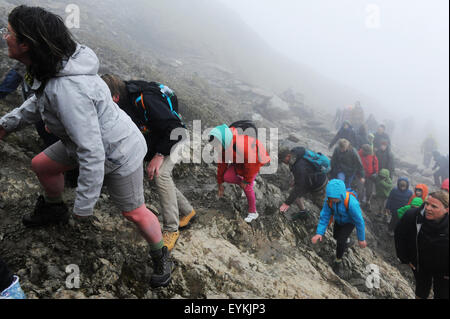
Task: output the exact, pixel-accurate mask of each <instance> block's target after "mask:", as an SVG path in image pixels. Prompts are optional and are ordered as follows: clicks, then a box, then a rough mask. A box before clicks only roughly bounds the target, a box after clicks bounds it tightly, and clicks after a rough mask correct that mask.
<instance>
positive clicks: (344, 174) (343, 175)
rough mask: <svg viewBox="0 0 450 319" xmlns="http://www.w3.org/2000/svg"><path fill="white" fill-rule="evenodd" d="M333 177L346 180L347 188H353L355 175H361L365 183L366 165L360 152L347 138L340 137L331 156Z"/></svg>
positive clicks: (360, 177)
mask: <svg viewBox="0 0 450 319" xmlns="http://www.w3.org/2000/svg"><path fill="white" fill-rule="evenodd" d="M330 175H331V178H338V179H341V180H342V181H344V183H345V186H346V187H347V188H351V185H352V182H353V180H354V179H355V177H357V176H358V177H359V179H360V182H361V184H364V183H365V178H364V177H365V173H364V167H363V164H362V162H361V158H360V157H359V154H358V152H357V151H356V150H355V148H353V147H352V145H351V144H350V142H349V141H348V140H346V139H340V140H339V145H338V146H337V147H336V148H335V150H334V152H333V156H332V157H331V172H330Z"/></svg>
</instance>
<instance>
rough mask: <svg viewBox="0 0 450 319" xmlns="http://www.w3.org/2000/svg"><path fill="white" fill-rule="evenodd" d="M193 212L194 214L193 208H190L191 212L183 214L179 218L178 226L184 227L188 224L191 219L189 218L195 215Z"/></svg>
mask: <svg viewBox="0 0 450 319" xmlns="http://www.w3.org/2000/svg"><path fill="white" fill-rule="evenodd" d="M195 214H196V213H195V210H192V212H191V213H190V214H189V215H187V216H184V217H183V218H181V219H180V226H179V228H184V227H186V226H187V225H188V224H189V222H190V221H191V219H192V218H194V217H195Z"/></svg>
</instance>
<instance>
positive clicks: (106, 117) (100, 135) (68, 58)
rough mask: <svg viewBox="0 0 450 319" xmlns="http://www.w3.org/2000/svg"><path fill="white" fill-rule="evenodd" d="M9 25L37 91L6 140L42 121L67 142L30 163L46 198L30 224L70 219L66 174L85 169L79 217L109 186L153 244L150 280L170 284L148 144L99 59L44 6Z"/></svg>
mask: <svg viewBox="0 0 450 319" xmlns="http://www.w3.org/2000/svg"><path fill="white" fill-rule="evenodd" d="M8 22H9V25H8V31H9V34H8V35H7V36H6V41H7V44H8V49H9V51H8V52H9V57H10V58H12V59H16V60H18V61H20V62H22V63H24V64H25V65H27V69H28V70H29V72H30V73H31V75H32V78H33V86H32V89H33V90H34V91H35V92H36V94H35V95H33V96H31V98H29V99H28V100H27V101H26V102H25V103H24V104H23V105H22V106H21V107H19V108H17V109H15V110H13V111H12V112H10V113H8V114H6V115H5V116H3V117H2V118H1V119H0V139H1V138H3V137H4V136H5V135H6V134H8V133H13V132H15V131H18V130H20V129H21V128H23V127H25V126H26V125H29V124H34V123H36V122H38V121H41V120H43V121H44V123H45V126H46V129H47V130H48V131H50V132H52V133H53V134H55V135H56V136H57V137H58V138H59V139H60V141H58V142H56V143H55V144H53V145H51V146H50V147H48V148H46V149H45V150H44V151H43V152H42V153H40V154H39V155H37V156H36V157H34V158H33V160H32V162H31V168H32V170H33V171H34V172H35V173H36V175H37V178H38V179H39V182H40V183H41V185H42V187H43V189H44V193H45V195H44V196H42V195H41V196H39V198H38V199H37V202H36V206H35V208H34V211H33V213H32V214H30V215H26V216H24V217H23V219H22V221H23V224H24V225H25V226H27V227H38V226H47V225H50V224H58V223H67V222H68V219H69V216H70V214H69V210H68V207H67V206H66V204H65V203H64V201H63V197H62V194H63V191H64V176H63V173H64V172H66V171H68V170H71V169H73V168H75V167H79V172H80V174H79V177H78V186H77V189H76V196H75V203H74V206H73V215H74V217H75V218H76V219H77V220H83V218H85V217H89V216H92V215H93V214H94V207H95V204H96V203H97V201H98V199H99V196H100V193H101V190H102V186H106V187H107V189H108V191H109V194H110V197H111V199H112V201H113V202H114V203H115V204H116V206H117V207H118V208H119V210H120V212H122V215H123V216H124V217H126V218H127V219H128V220H130V221H132V222H133V223H134V224H135V225H136V227H137V228H138V230H139V232H140V234H141V235H142V236H143V238H144V239H145V240H146V241H147V242H148V244H149V246H150V247H149V248H150V256H151V258H152V259H153V274H152V276H151V278H150V285H151V286H153V287H160V286H167V285H168V284H169V282H170V279H171V270H172V262H171V261H170V260H169V252H168V250H167V248H166V247H164V242H163V240H162V233H161V228H160V225H159V222H158V218H157V217H156V216H155V215H154V214H153V213H152V212H151V211H150V210H149V209H148V208H147V207H146V205H145V199H144V189H143V167H142V163H143V159H144V156H145V154H146V153H147V145H146V143H145V139H144V137H143V136H142V134H141V133H140V131H139V129H138V128H137V126H136V125H135V124H134V123H133V122H132V120H131V119H130V117H129V116H128V115H127V114H126V113H125V112H124V111H122V110H121V109H120V108H119V107H118V106H117V105H116V104H115V103H114V102H113V100H112V98H111V92H110V90H109V88H108V86H107V85H106V84H105V82H104V81H103V80H102V79H101V78H100V77H99V76H98V74H97V72H98V69H99V60H98V58H97V56H96V55H95V53H94V52H93V51H92V50H91V49H89V48H88V47H86V46H84V45H80V44H77V43H76V42H75V41H74V40H73V37H72V35H71V33H70V31H69V30H68V29H67V27H66V26H65V24H64V21H63V20H62V18H61V17H59V16H57V15H55V14H53V13H51V12H48V11H46V10H44V9H42V8H39V7H27V6H18V7H16V8H15V9H14V10H13V11H12V12H11V13H10V14H9V17H8Z"/></svg>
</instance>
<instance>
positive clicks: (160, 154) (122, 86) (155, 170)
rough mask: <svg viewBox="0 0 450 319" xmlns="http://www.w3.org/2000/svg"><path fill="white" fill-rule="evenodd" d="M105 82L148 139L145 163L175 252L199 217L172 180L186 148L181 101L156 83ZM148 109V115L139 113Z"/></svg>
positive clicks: (165, 233)
mask: <svg viewBox="0 0 450 319" xmlns="http://www.w3.org/2000/svg"><path fill="white" fill-rule="evenodd" d="M102 79H103V80H104V81H105V82H106V84H107V85H108V87H109V89H110V90H111V94H112V96H113V100H114V102H116V103H117V104H118V105H119V107H120V108H121V109H122V110H124V111H125V112H126V113H127V114H128V115H129V116H130V117H131V119H132V120H133V122H134V123H135V124H136V125H137V126H138V127H140V128H141V132H142V134H143V135H144V137H145V140H146V142H147V148H148V151H147V155H146V156H145V160H146V161H148V162H149V163H148V165H147V174H148V178H149V179H150V180H154V181H155V184H156V189H157V192H158V194H159V198H160V202H161V208H162V217H163V239H164V245H165V246H167V248H168V249H169V251H172V249H173V248H174V246H175V244H176V242H177V240H178V238H179V236H180V232H179V229H180V228H184V227H186V226H187V225H188V224H189V222H190V221H191V219H192V218H193V217H194V216H195V214H196V213H195V210H194V208H192V205H191V204H190V203H189V201H188V200H187V199H186V197H185V196H184V195H183V194H182V193H181V192H180V191H179V190H178V188H177V187H176V185H175V183H174V181H173V178H172V171H173V169H174V167H175V164H177V162H178V158H177V155H178V153H179V151H180V149H181V148H182V147H185V146H186V144H185V143H184V141H182V137H183V136H186V135H187V134H186V128H185V126H184V124H183V122H182V121H181V118H180V117H179V115H178V113H176V111H178V102H177V101H178V100H177V99H176V98H175V95H173V96H172V97H169V96H166V97H164V98H163V97H162V94H161V93H162V92H160V90H161V88H160V86H159V85H158V84H157V83H156V82H146V81H127V82H124V81H123V80H122V79H120V78H119V77H117V76H115V75H110V74H105V75H103V76H102ZM163 87H164V86H163ZM167 99H170V100H171V105H173V106H174V110H172V111H171V109H170V105H168V103H167V104H166V103H164V102H167ZM136 100H139V102H136ZM144 108H145V109H146V112H147V113H139V112H138V110H141V109H142V110H143V109H144ZM139 114H142V115H145V116H140V115H139ZM175 130H177V132H178V133H179V134H180V135H178V134H177V135H178V139H176V140H172V139H171V134H172V132H175Z"/></svg>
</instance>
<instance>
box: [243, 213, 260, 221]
mask: <svg viewBox="0 0 450 319" xmlns="http://www.w3.org/2000/svg"><path fill="white" fill-rule="evenodd" d="M258 217H259V214H258V213H248V216H247V217H246V218H245V221H246V222H247V223H251V222H252V221H254V220H255V219H257V218H258Z"/></svg>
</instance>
